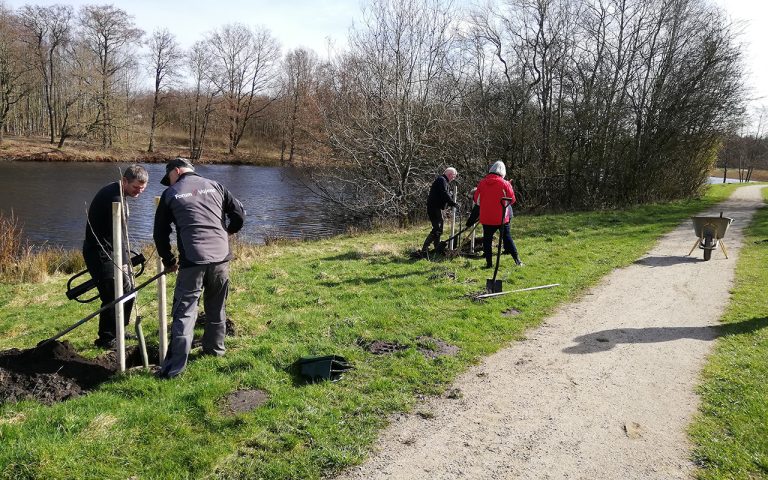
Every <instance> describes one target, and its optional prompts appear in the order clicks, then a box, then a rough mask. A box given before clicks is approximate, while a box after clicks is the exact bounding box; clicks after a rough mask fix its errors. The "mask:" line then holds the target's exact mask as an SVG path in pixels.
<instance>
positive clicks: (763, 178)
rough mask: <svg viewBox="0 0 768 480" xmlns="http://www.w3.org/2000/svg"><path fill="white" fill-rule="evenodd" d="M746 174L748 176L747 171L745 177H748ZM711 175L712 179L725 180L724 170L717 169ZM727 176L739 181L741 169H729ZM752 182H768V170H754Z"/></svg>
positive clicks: (744, 173)
mask: <svg viewBox="0 0 768 480" xmlns="http://www.w3.org/2000/svg"><path fill="white" fill-rule="evenodd" d="M746 174H747V172H746V170H745V171H744V172H743V175H746ZM709 175H710V176H712V177H717V178H723V169H722V168H716V169H714V170H712V171H711V172H710V173H709ZM727 176H728V178H732V179H738V178H739V169H737V168H729V169H728V175H727ZM751 180H752V181H753V182H768V170H758V169H755V170H753V171H752V178H751Z"/></svg>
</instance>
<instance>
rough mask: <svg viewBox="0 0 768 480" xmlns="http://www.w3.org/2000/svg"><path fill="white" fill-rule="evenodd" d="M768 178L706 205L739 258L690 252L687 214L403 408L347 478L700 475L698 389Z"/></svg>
mask: <svg viewBox="0 0 768 480" xmlns="http://www.w3.org/2000/svg"><path fill="white" fill-rule="evenodd" d="M760 188H761V187H759V186H749V187H743V188H740V189H738V190H737V191H736V192H735V193H734V195H733V196H732V197H731V198H730V199H729V200H727V201H726V202H724V203H722V204H720V205H719V206H718V207H717V208H715V209H712V210H711V211H708V212H704V213H703V214H705V215H717V214H718V213H719V212H720V211H722V212H724V215H725V216H729V217H732V218H734V219H735V221H734V222H733V224H732V225H731V227H730V230H729V231H728V235H727V236H726V238H725V240H726V246H727V248H728V255H729V257H730V258H729V259H726V258H725V256H724V255H723V252H722V251H721V250H719V249H718V250H716V251H714V252H713V254H712V260H710V261H708V262H704V261H703V260H702V254H701V250H698V249H696V250H695V251H694V253H693V256H691V257H687V256H685V255H686V254H687V253H688V251H689V250H690V248H691V246H692V245H693V242H694V240H695V237H694V235H693V227H692V224H691V221H687V222H684V223H683V224H682V225H681V226H680V227H679V228H677V229H676V230H675V231H673V232H671V233H670V234H668V235H665V236H664V237H662V238H661V239H660V241H659V242H658V243H657V245H656V246H655V247H654V248H653V249H652V250H651V251H649V252H648V253H647V254H646V255H645V256H643V257H642V258H641V259H639V260H638V261H636V262H635V263H634V264H633V265H631V266H629V267H626V268H622V269H618V270H615V271H614V272H612V273H611V274H609V275H608V276H607V277H606V278H604V279H603V280H602V281H601V282H600V284H599V285H597V286H596V287H594V288H592V289H591V290H590V291H589V292H588V293H587V294H586V295H584V296H583V298H581V299H580V300H578V301H577V302H576V303H572V304H569V305H566V306H564V307H562V308H561V309H560V310H559V311H558V312H557V313H556V314H554V315H553V316H551V317H550V318H548V319H546V320H545V322H544V323H543V325H542V326H541V327H539V328H537V329H536V330H533V331H531V332H529V334H528V336H527V339H526V340H524V341H521V342H517V343H514V344H512V345H511V346H509V347H508V348H506V349H504V350H501V351H499V352H497V353H496V354H494V355H492V356H490V357H488V358H487V359H485V360H484V361H483V362H482V363H481V364H480V365H478V366H476V367H473V368H471V369H470V370H469V371H467V372H466V373H465V374H464V375H462V376H461V377H460V378H458V379H457V380H456V382H455V384H454V385H453V387H452V388H450V389H449V391H451V392H452V394H451V395H450V397H451V398H447V397H443V398H434V399H432V400H429V401H428V402H426V403H425V404H423V405H421V406H419V407H418V408H416V409H415V410H416V412H417V413H414V414H409V415H403V416H400V417H398V418H395V419H393V420H392V424H391V426H390V427H389V428H388V429H386V430H385V431H384V432H383V434H382V435H381V437H380V439H379V441H378V443H377V445H376V447H375V451H374V453H373V455H372V457H371V458H370V459H369V460H368V461H366V462H365V463H364V464H363V465H362V466H360V467H355V468H353V469H350V470H349V471H347V472H345V474H344V475H342V476H340V477H338V479H385V478H386V479H502V478H520V479H544V478H557V479H563V478H567V479H595V478H611V479H617V478H621V479H676V478H690V477H691V475H692V473H693V472H694V471H695V466H694V465H693V464H692V463H691V460H690V448H691V445H690V444H689V442H688V439H687V436H686V428H687V426H688V424H689V423H690V421H691V419H692V417H693V415H694V414H695V412H696V410H697V407H698V402H699V399H698V397H697V395H696V394H695V393H694V389H695V386H696V384H697V382H698V379H699V372H700V370H701V368H702V366H703V364H704V361H705V358H706V356H707V354H708V353H709V351H710V349H711V348H712V346H713V343H714V340H715V339H716V338H717V336H718V329H717V325H718V320H719V318H720V316H721V315H722V313H723V311H724V308H725V306H726V304H727V303H728V300H729V290H730V288H731V285H732V282H733V276H734V266H735V264H736V259H737V258H738V255H739V250H740V246H741V242H742V238H743V237H742V229H743V228H744V227H746V226H747V225H748V224H749V221H750V219H751V217H752V215H753V213H754V211H755V209H756V208H757V207H759V206H760V205H762V200H761V196H760ZM499 305H500V306H502V307H503V300H502V301H501V302H500V303H499ZM457 390H458V391H459V392H460V394H457V392H456V391H457ZM425 413H428V414H425Z"/></svg>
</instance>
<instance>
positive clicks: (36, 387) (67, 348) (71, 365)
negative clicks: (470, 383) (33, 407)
mask: <svg viewBox="0 0 768 480" xmlns="http://www.w3.org/2000/svg"><path fill="white" fill-rule="evenodd" d="M125 356H126V360H125V361H126V367H133V366H139V365H141V364H142V363H141V354H140V352H139V348H138V347H137V346H131V347H127V348H126V353H125ZM117 371H118V366H117V358H116V354H115V352H108V353H105V354H104V355H101V356H99V357H97V358H94V359H88V358H85V357H82V356H80V355H79V354H78V353H77V352H76V351H75V350H74V349H73V348H72V346H71V345H70V344H69V342H67V341H66V340H65V341H63V342H59V341H54V342H51V343H49V344H47V345H45V346H43V347H39V348H30V349H26V350H19V349H16V348H13V349H10V350H5V351H2V352H0V403H5V402H18V401H20V400H26V399H32V400H38V401H40V402H41V403H45V404H47V405H50V404H52V403H55V402H60V401H62V400H67V399H70V398H75V397H78V396H80V395H83V394H85V393H87V392H88V391H89V390H93V389H94V388H96V387H97V386H99V385H100V384H101V383H103V382H105V381H107V380H108V379H109V378H110V377H112V376H113V375H115V374H116V373H117Z"/></svg>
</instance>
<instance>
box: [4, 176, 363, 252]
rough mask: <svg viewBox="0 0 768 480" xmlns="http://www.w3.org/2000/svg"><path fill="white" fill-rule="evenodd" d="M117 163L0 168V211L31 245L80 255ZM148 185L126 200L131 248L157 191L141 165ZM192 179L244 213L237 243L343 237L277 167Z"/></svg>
mask: <svg viewBox="0 0 768 480" xmlns="http://www.w3.org/2000/svg"><path fill="white" fill-rule="evenodd" d="M126 165H127V164H117V163H59V162H51V163H41V162H0V211H1V212H3V213H4V214H10V213H11V212H13V214H14V215H15V216H16V217H17V218H18V219H19V220H20V222H21V223H22V225H23V228H24V234H25V236H26V237H27V238H28V239H29V240H30V241H31V242H33V243H34V244H36V245H41V244H46V243H47V244H50V245H57V246H63V247H66V248H80V247H81V245H82V242H83V237H84V235H85V219H86V211H87V209H88V204H89V203H90V201H91V199H92V198H93V196H94V195H95V194H96V192H97V191H98V190H99V189H100V188H101V187H103V186H104V185H107V184H108V183H111V182H114V181H117V180H118V179H119V178H120V173H119V171H118V168H121V167H122V168H125V166H126ZM143 166H144V167H145V168H146V169H147V171H148V172H149V184H148V185H147V189H146V190H145V191H144V193H142V194H141V196H139V198H136V199H132V198H129V199H128V200H127V202H128V206H129V209H130V217H129V219H128V224H129V232H130V237H131V242H132V243H133V244H135V245H138V244H141V243H149V242H151V241H152V222H153V219H154V211H155V206H154V197H155V196H157V195H160V194H161V193H162V191H163V189H164V188H165V187H163V186H162V185H160V179H161V178H162V176H163V175H164V173H165V164H143ZM196 171H197V173H199V174H200V175H202V176H204V177H206V178H210V179H212V180H215V181H217V182H219V183H221V184H222V185H224V187H226V188H227V189H228V190H229V191H230V192H232V194H234V195H235V196H236V197H237V198H238V199H240V201H241V202H243V205H244V206H245V209H246V211H247V213H248V216H247V217H246V221H245V226H244V227H243V230H242V231H241V233H240V236H241V238H244V239H245V240H247V241H250V242H254V243H262V242H263V240H264V238H265V237H287V238H319V237H327V236H330V235H334V234H337V233H341V232H343V231H345V230H346V228H347V226H348V225H349V224H350V220H349V219H346V218H344V217H343V216H341V215H340V214H339V213H338V212H333V211H332V209H329V208H327V206H326V205H325V204H324V203H323V201H322V200H321V199H319V198H318V197H315V196H314V195H312V194H311V192H310V191H309V190H308V189H307V188H306V187H305V186H303V185H302V184H301V183H300V182H298V180H297V172H296V171H295V170H293V169H290V168H284V167H255V166H248V165H199V166H197V168H196Z"/></svg>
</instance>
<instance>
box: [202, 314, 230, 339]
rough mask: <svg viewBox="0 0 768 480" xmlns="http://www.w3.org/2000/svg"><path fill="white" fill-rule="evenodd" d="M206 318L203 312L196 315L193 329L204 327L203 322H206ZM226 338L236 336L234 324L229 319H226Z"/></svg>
mask: <svg viewBox="0 0 768 480" xmlns="http://www.w3.org/2000/svg"><path fill="white" fill-rule="evenodd" d="M207 319H208V317H207V316H206V315H205V312H200V313H198V314H197V321H196V322H195V327H202V326H205V322H206V321H207ZM226 324H227V334H226V335H227V336H228V337H234V336H235V335H237V330H235V322H233V321H232V319H231V318H229V317H227V321H226Z"/></svg>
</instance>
